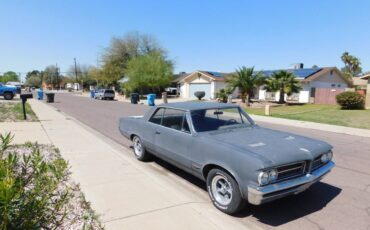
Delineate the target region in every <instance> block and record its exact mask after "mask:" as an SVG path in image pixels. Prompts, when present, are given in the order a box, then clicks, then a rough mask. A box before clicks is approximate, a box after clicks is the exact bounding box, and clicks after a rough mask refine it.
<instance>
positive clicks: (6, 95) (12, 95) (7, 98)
mask: <svg viewBox="0 0 370 230" xmlns="http://www.w3.org/2000/svg"><path fill="white" fill-rule="evenodd" d="M13 97H14V94H12V93H4V99H5V100H12V99H13Z"/></svg>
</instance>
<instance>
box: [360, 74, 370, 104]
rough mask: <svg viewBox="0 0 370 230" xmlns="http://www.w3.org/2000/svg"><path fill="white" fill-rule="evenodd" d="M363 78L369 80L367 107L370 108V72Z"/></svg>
mask: <svg viewBox="0 0 370 230" xmlns="http://www.w3.org/2000/svg"><path fill="white" fill-rule="evenodd" d="M361 79H362V80H367V87H366V102H365V108H366V109H370V73H368V74H365V75H364V76H362V77H361Z"/></svg>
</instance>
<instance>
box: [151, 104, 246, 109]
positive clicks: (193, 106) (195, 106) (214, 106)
mask: <svg viewBox="0 0 370 230" xmlns="http://www.w3.org/2000/svg"><path fill="white" fill-rule="evenodd" d="M158 107H162V108H174V109H182V110H190V111H191V110H200V109H222V108H230V107H233V108H235V107H239V106H238V105H233V104H226V103H217V102H175V103H167V104H160V105H158Z"/></svg>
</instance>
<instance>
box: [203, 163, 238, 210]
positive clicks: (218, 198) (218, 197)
mask: <svg viewBox="0 0 370 230" xmlns="http://www.w3.org/2000/svg"><path fill="white" fill-rule="evenodd" d="M207 190H208V195H209V197H210V198H211V200H212V203H213V205H214V206H215V207H216V208H217V209H219V210H221V211H222V212H224V213H227V214H230V215H231V214H235V213H237V212H239V211H240V210H241V209H242V208H243V207H244V205H245V200H244V199H243V198H242V196H241V194H240V190H239V186H238V183H237V182H236V181H235V179H234V178H233V177H232V176H230V174H229V173H227V172H226V171H224V170H221V169H212V170H211V171H210V172H209V173H208V175H207Z"/></svg>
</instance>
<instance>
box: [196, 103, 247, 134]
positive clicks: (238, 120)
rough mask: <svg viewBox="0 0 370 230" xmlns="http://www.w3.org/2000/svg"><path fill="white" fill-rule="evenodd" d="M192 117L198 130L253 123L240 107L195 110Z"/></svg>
mask: <svg viewBox="0 0 370 230" xmlns="http://www.w3.org/2000/svg"><path fill="white" fill-rule="evenodd" d="M191 118H192V121H193V126H194V129H195V131H197V132H207V131H215V130H222V129H229V128H242V127H249V126H251V125H252V124H251V122H250V121H251V120H249V119H248V118H247V117H246V116H245V115H244V113H242V112H241V111H240V109H239V108H238V107H236V108H224V109H203V110H194V111H192V112H191Z"/></svg>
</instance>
